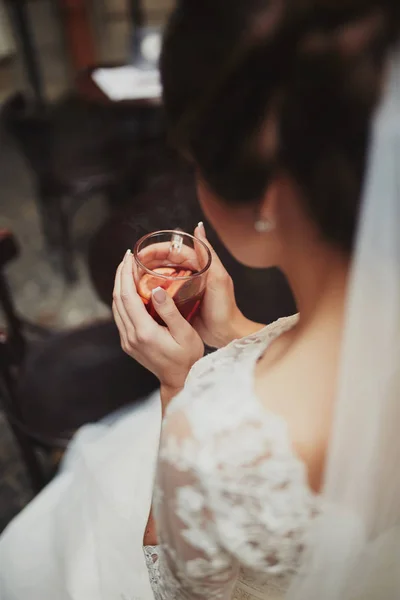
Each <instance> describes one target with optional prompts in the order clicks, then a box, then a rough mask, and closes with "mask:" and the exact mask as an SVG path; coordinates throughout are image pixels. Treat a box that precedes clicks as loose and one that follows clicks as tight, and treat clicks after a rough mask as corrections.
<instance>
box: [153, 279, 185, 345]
mask: <svg viewBox="0 0 400 600" xmlns="http://www.w3.org/2000/svg"><path fill="white" fill-rule="evenodd" d="M152 301H153V306H154V308H155V311H156V312H157V314H158V315H159V316H160V317H161V319H162V320H163V321H164V323H165V325H166V326H167V327H168V329H169V331H170V333H171V335H172V337H173V338H174V339H175V340H176V341H177V342H178V343H180V342H181V341H182V339H183V338H182V334H183V332H184V329H185V325H187V324H188V323H187V322H186V321H185V319H184V318H183V317H182V315H181V313H180V312H179V310H178V309H177V308H176V304H175V302H174V301H173V299H172V298H171V296H169V295H168V294H167V292H166V291H165V290H164V289H163V288H161V287H157V288H154V290H153V291H152Z"/></svg>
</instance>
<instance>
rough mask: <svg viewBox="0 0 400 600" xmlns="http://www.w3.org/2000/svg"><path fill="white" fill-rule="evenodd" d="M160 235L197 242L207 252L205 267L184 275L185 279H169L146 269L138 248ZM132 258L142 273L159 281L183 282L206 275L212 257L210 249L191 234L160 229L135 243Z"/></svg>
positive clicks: (169, 277) (176, 230) (167, 276)
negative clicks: (174, 236) (187, 238)
mask: <svg viewBox="0 0 400 600" xmlns="http://www.w3.org/2000/svg"><path fill="white" fill-rule="evenodd" d="M162 233H171V234H180V235H182V236H186V237H189V238H191V239H192V240H194V241H195V242H197V243H198V244H200V245H201V246H202V247H203V248H205V250H206V252H207V256H208V260H207V264H206V266H205V267H203V268H202V269H201V271H197V272H196V273H192V274H191V275H186V276H185V277H171V275H163V274H162V273H157V272H156V271H153V270H152V269H149V268H148V267H146V265H144V264H143V263H142V261H141V260H140V259H139V257H138V248H139V246H140V245H141V244H142V243H143V242H144V241H145V240H147V239H148V238H151V237H153V236H154V237H155V236H156V235H160V234H162ZM133 256H134V259H135V261H136V262H137V264H138V265H139V267H140V268H141V269H143V270H144V271H146V273H149V275H154V276H155V277H159V278H160V279H174V280H176V281H185V280H189V279H193V278H194V277H200V276H201V275H204V273H206V272H207V271H208V269H209V268H210V266H211V262H212V255H211V252H210V248H209V247H208V246H207V244H205V243H204V242H203V241H202V240H199V239H198V238H197V237H195V236H194V235H192V234H191V233H186V231H181V230H180V229H160V230H159V231H153V232H151V233H146V235H144V236H142V237H141V238H140V239H139V240H138V241H137V242H136V244H135V247H134V248H133Z"/></svg>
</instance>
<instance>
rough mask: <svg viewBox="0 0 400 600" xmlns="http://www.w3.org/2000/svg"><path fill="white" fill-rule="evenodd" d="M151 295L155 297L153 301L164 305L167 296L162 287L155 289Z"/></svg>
mask: <svg viewBox="0 0 400 600" xmlns="http://www.w3.org/2000/svg"><path fill="white" fill-rule="evenodd" d="M151 294H152V296H153V300H155V301H156V302H157V304H163V303H164V302H165V300H166V298H167V294H166V292H165V290H163V289H162V287H156V288H154V290H152V292H151Z"/></svg>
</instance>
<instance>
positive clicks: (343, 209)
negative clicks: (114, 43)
mask: <svg viewBox="0 0 400 600" xmlns="http://www.w3.org/2000/svg"><path fill="white" fill-rule="evenodd" d="M399 30H400V12H399V7H398V0H379V1H378V0H346V1H343V2H340V3H339V2H326V1H323V0H316V1H315V2H304V1H301V0H287V2H280V1H278V0H276V1H272V0H271V1H268V0H235V2H228V1H227V0H213V1H212V2H211V1H209V0H204V1H203V2H196V1H193V0H179V1H178V2H177V6H176V8H175V10H174V12H173V15H172V17H171V20H170V23H169V26H168V28H167V31H166V35H165V41H164V47H163V53H162V61H161V71H162V80H163V86H164V103H165V109H166V115H167V118H168V122H169V126H170V131H171V136H172V138H173V139H174V140H175V142H176V144H177V145H178V146H179V147H180V149H181V150H182V152H184V153H185V155H186V156H188V157H189V158H190V159H191V160H192V161H193V162H194V164H195V165H196V167H197V172H198V195H199V199H200V202H201V205H202V208H203V211H204V213H205V215H206V216H207V218H208V220H209V221H210V223H212V225H213V226H214V227H215V229H216V230H217V232H218V234H219V236H220V237H221V239H222V241H223V242H224V243H225V244H226V246H227V247H228V248H229V250H230V251H231V252H232V254H233V255H234V256H235V257H236V258H237V259H238V260H240V261H241V262H242V263H244V264H246V265H251V266H253V267H268V266H271V265H277V266H279V267H280V268H281V269H282V270H283V271H284V272H285V274H286V276H287V278H288V280H289V282H290V284H291V287H292V290H293V292H294V294H295V297H296V301H297V305H298V309H299V315H300V316H293V317H290V318H287V319H283V320H281V321H278V322H277V323H275V324H273V325H271V326H269V327H266V328H265V327H262V326H261V325H258V324H255V323H252V322H249V321H247V320H246V318H245V317H244V316H243V315H242V314H241V313H240V312H239V310H238V308H237V307H236V304H235V299H234V292H233V286H232V282H231V280H230V278H229V276H228V274H227V273H226V272H225V270H224V268H223V267H222V265H221V263H220V262H219V260H218V257H217V256H215V253H214V256H213V266H212V270H211V273H210V278H209V282H208V288H207V291H206V296H205V300H204V303H203V307H202V313H201V316H200V318H199V320H198V322H197V323H195V328H194V329H193V328H192V327H191V326H190V325H189V324H188V323H187V322H186V321H184V320H183V319H182V317H181V316H180V314H179V313H178V311H177V309H176V308H175V305H174V303H173V302H172V300H170V299H169V297H168V296H167V295H166V294H165V293H164V292H163V290H161V289H157V290H155V291H154V292H153V301H154V305H155V307H156V310H157V312H158V313H159V315H160V316H161V317H162V319H163V321H164V322H165V323H166V325H167V327H165V328H163V327H160V326H158V325H157V324H156V323H155V321H153V320H152V319H151V317H150V316H149V315H148V314H147V312H146V310H145V309H144V306H143V304H142V302H141V300H140V298H139V296H138V294H137V292H136V289H135V285H134V281H133V277H132V270H133V268H134V265H133V259H132V254H131V252H130V251H128V252H127V253H126V255H125V257H124V259H123V262H122V263H121V265H120V266H119V268H118V271H117V275H116V280H115V289H114V304H113V312H114V316H115V320H116V323H117V325H118V328H119V331H120V336H121V343H122V346H123V348H124V350H125V351H126V352H127V353H129V354H130V355H131V356H133V357H134V358H135V359H136V360H138V361H139V362H141V363H142V364H143V365H144V366H145V367H147V368H148V369H150V370H151V371H153V372H154V373H155V374H156V375H157V377H158V378H159V380H160V386H161V387H160V395H161V403H160V402H159V398H158V396H155V397H153V398H151V399H150V400H149V401H148V402H147V403H146V404H145V405H144V406H143V407H141V408H140V409H136V410H135V412H133V413H130V414H125V415H123V416H120V417H119V418H118V419H117V420H115V421H113V422H112V423H108V424H103V425H98V426H92V427H90V428H86V429H85V430H84V431H83V432H82V433H80V434H79V435H78V437H77V440H76V441H75V442H74V444H73V445H72V448H71V450H70V452H69V455H68V456H67V460H66V463H65V466H64V470H63V472H62V474H61V475H60V476H59V477H58V478H57V479H56V480H55V481H54V482H53V483H52V484H51V485H50V486H48V488H47V489H46V490H45V491H44V492H43V493H42V494H41V495H40V496H39V497H38V498H37V499H36V500H35V501H34V503H32V505H31V506H30V507H28V508H27V509H26V510H25V511H24V512H23V513H22V514H21V515H20V517H18V518H17V519H16V520H15V522H14V523H12V524H11V526H10V527H9V528H8V530H7V531H6V532H5V534H4V535H3V538H2V539H1V541H0V598H1V600H17V599H18V600H22V599H24V598H27V599H28V598H29V600H36V599H37V600H39V598H40V599H41V600H43V599H47V598H49V599H52V600H53V599H56V598H57V600H58V599H64V598H65V599H72V600H92V599H93V600H94V599H96V600H97V599H102V598H104V600H106V599H107V600H114V599H115V600H117V599H119V600H123V599H125V600H148V599H150V598H152V597H153V596H154V597H155V598H156V599H158V600H173V599H174V600H175V599H176V600H177V599H179V598H182V599H189V598H190V599H197V600H201V599H212V598H215V599H223V600H228V599H230V598H235V599H236V600H252V599H262V598H269V599H272V598H274V599H278V598H279V599H280V598H284V597H286V596H287V597H288V598H290V600H292V599H294V600H306V599H308V600H317V599H319V598H323V599H324V600H344V599H350V598H354V599H355V598H357V599H361V598H362V599H365V598H369V599H371V600H372V599H375V598H379V599H382V600H389V599H390V600H392V599H393V600H394V599H395V598H399V597H400V580H399V576H398V559H399V558H400V535H399V530H398V527H399V521H400V509H399V506H400V502H399V499H400V496H399V494H400V477H399V474H398V460H399V448H400V447H399V442H398V433H397V429H396V426H397V423H398V422H399V420H398V419H399V417H400V407H399V405H400V402H399V399H400V374H399V371H400V369H399V356H400V354H399V351H400V331H399V323H400V280H399V273H400V234H399V231H398V229H399V223H400V198H399V193H400V192H399V190H400V187H399V183H400V181H398V179H397V178H398V177H399V168H398V163H399V162H400V154H399V153H400V141H399V140H400V128H399V123H400V113H399V108H400V92H399V69H400V67H399V65H400V61H399V59H398V56H397V54H396V42H397V39H398V36H399ZM369 140H371V144H370V148H371V149H370V152H369V155H368V141H369ZM195 234H196V236H198V237H199V238H200V239H202V240H203V241H204V242H206V243H208V242H207V236H206V231H205V229H204V226H203V225H202V224H199V226H198V227H197V229H196V232H195ZM203 341H204V342H206V343H207V344H209V345H214V346H219V347H221V350H219V351H218V352H217V353H215V354H213V355H210V356H207V357H205V358H203V359H201V357H202V354H203ZM161 419H163V424H162V434H161V440H160V447H159V451H158V457H157V447H158V441H159V428H160V423H161ZM156 461H157V463H158V466H157V476H156V478H155V483H154V493H153V474H154V471H155V463H156ZM152 493H153V513H150V515H149V507H150V499H151V495H152ZM153 515H154V520H153ZM143 534H144V557H145V558H143V550H142V547H141V546H142V541H143Z"/></svg>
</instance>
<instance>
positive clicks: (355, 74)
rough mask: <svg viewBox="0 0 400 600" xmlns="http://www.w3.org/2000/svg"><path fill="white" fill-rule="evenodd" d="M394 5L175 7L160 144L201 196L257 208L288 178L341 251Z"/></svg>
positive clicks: (396, 26) (224, 0)
mask: <svg viewBox="0 0 400 600" xmlns="http://www.w3.org/2000/svg"><path fill="white" fill-rule="evenodd" d="M399 31H400V0H178V2H177V6H176V8H175V10H174V12H173V14H172V16H171V19H170V22H169V25H168V27H167V31H166V35H165V40H164V46H163V52H162V57H161V73H162V80H163V86H164V103H165V109H166V114H167V121H168V124H169V129H170V133H171V136H172V138H173V140H174V141H175V143H176V144H177V145H178V146H179V147H180V148H181V150H182V151H183V152H184V153H185V154H187V155H189V156H191V158H192V159H193V160H194V161H195V162H196V164H197V166H198V168H199V169H200V171H201V173H202V176H203V177H204V179H205V180H206V181H207V183H208V184H209V185H210V187H211V188H212V189H213V190H214V191H215V192H216V193H217V194H218V195H219V196H220V197H221V198H223V199H224V200H226V201H227V202H231V203H256V202H257V201H258V200H260V198H261V197H262V195H263V193H264V191H265V189H266V187H267V185H268V182H269V180H270V178H271V176H272V175H273V174H274V173H276V172H278V171H284V172H286V173H288V174H289V175H290V176H291V177H292V178H293V180H294V181H295V182H296V183H297V185H298V186H299V188H300V190H301V192H302V194H301V197H302V199H303V204H304V208H305V209H306V210H307V211H308V213H309V215H310V216H311V218H312V219H313V220H314V222H315V223H316V224H317V225H318V227H319V229H320V231H321V233H322V235H323V236H324V238H325V239H327V240H328V241H330V242H332V243H335V244H337V245H338V246H340V247H341V248H343V249H346V250H350V249H351V247H352V242H353V238H354V233H355V228H356V223H357V216H358V208H359V200H360V192H361V186H362V181H363V172H364V167H365V162H366V148H367V142H368V136H369V131H370V124H371V119H372V115H373V111H374V108H375V107H376V104H377V102H378V100H379V97H380V93H381V89H382V83H383V74H384V66H385V61H386V58H387V56H388V53H389V51H390V50H391V49H392V48H393V47H394V45H395V43H396V40H397V38H398V35H399Z"/></svg>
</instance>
